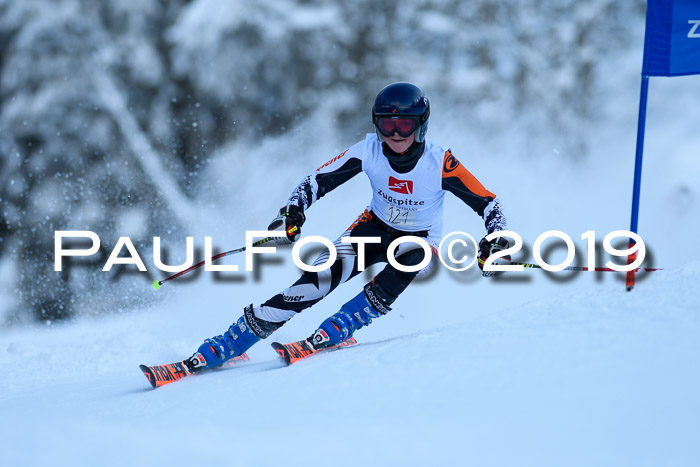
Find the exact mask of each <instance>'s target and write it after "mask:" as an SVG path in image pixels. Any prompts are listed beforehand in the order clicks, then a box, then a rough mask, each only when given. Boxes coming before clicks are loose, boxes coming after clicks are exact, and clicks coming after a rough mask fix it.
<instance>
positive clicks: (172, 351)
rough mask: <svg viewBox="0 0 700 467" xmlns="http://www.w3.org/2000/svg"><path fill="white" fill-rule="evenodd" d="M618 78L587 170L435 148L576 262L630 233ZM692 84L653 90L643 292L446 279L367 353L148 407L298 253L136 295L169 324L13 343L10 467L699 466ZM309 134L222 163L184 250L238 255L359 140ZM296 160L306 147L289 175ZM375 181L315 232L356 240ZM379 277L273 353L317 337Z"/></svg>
mask: <svg viewBox="0 0 700 467" xmlns="http://www.w3.org/2000/svg"><path fill="white" fill-rule="evenodd" d="M637 58H639V57H637ZM635 60H636V61H638V60H637V59H635ZM638 65H639V64H636V65H635V66H637V68H635V70H637V69H638ZM632 68H634V67H632ZM625 69H631V68H630V67H625ZM615 79H621V80H624V82H626V83H629V87H625V89H626V91H624V92H619V93H618V94H616V95H614V96H610V100H609V102H608V103H607V105H606V106H604V108H602V109H601V118H605V122H608V123H607V125H601V128H600V133H599V138H598V139H597V140H596V141H593V142H591V145H592V156H591V158H590V159H588V160H586V161H581V162H579V163H578V164H576V165H571V164H570V162H566V161H568V160H569V159H570V157H568V155H562V157H559V158H554V157H551V156H550V155H544V154H533V155H532V156H531V157H528V158H523V157H522V154H521V153H520V152H519V151H518V150H517V149H518V148H517V147H516V146H517V142H516V143H512V142H510V141H509V140H508V137H510V136H512V135H505V137H503V138H501V139H499V140H497V141H486V140H483V139H479V138H477V137H476V136H475V135H473V134H470V133H469V132H468V131H464V129H462V128H460V127H459V122H460V120H459V118H456V117H457V116H455V115H449V114H447V113H444V112H440V111H439V109H434V113H433V116H432V117H431V130H430V131H431V132H430V134H429V136H430V137H431V138H432V139H434V140H436V141H438V142H440V143H443V144H446V145H449V146H450V147H451V148H452V149H453V151H454V152H455V154H457V156H458V157H459V158H460V160H462V162H463V163H464V164H465V165H466V166H467V167H468V168H469V169H470V170H471V171H473V172H474V173H475V174H476V175H477V176H478V177H479V178H480V179H481V180H482V181H483V182H484V183H485V184H486V185H487V186H488V187H489V188H490V189H493V191H495V192H496V193H498V194H499V196H500V197H501V198H502V199H503V201H504V204H505V208H506V210H507V214H508V220H509V225H510V228H511V229H512V230H515V231H517V232H519V233H520V234H521V235H522V236H523V237H524V239H525V240H526V244H529V245H530V246H531V245H532V242H533V241H534V239H535V238H536V237H537V236H538V235H539V234H541V233H543V232H544V231H546V230H550V229H557V230H561V231H564V232H566V233H567V234H569V235H570V236H571V237H572V238H573V239H574V240H575V241H576V243H577V247H578V251H577V254H578V255H579V256H578V258H579V259H582V258H585V256H583V255H585V243H583V242H581V240H580V235H581V234H582V233H583V232H585V231H588V230H595V231H596V232H597V234H598V238H599V239H602V236H603V235H604V234H606V233H608V232H610V231H612V230H617V229H626V228H627V227H628V220H629V205H630V192H631V186H632V170H633V154H634V137H635V133H634V132H635V127H636V105H637V98H638V95H637V92H638V75H637V72H636V71H635V72H634V73H631V72H629V73H628V72H623V73H622V74H621V75H619V76H618V77H617V78H615ZM698 79H700V78H697V77H691V78H678V79H674V80H662V79H659V80H654V81H653V82H652V88H651V94H650V102H649V122H648V129H647V145H646V153H645V155H646V160H645V168H644V179H643V197H642V205H641V207H642V209H641V217H640V234H641V235H642V236H643V238H644V239H645V241H646V243H647V246H648V248H649V250H650V252H651V257H650V261H651V262H652V263H653V265H654V266H655V267H662V268H665V270H664V271H661V272H658V273H651V274H647V275H646V276H641V277H640V281H639V285H638V286H637V288H636V289H635V290H634V291H633V292H631V293H626V292H625V291H624V281H623V279H622V278H621V277H620V276H619V275H617V274H609V273H601V274H594V273H567V274H556V275H545V274H544V273H543V272H542V271H532V270H528V271H525V272H523V273H522V274H510V275H505V276H503V278H502V279H499V280H487V279H483V278H481V277H480V275H479V274H478V273H477V271H473V270H472V271H468V272H466V273H450V272H448V271H446V270H444V269H440V270H438V271H437V272H436V273H435V274H434V275H433V276H432V277H430V278H427V279H423V280H419V281H417V283H416V284H414V285H412V286H411V287H410V288H409V289H408V290H407V291H406V293H405V294H404V295H402V296H401V297H400V298H399V300H398V301H397V302H396V304H395V307H394V311H392V313H390V314H389V315H387V316H386V317H383V318H381V319H378V320H376V321H375V323H373V324H372V326H370V327H368V328H366V329H363V330H361V331H360V332H358V333H357V335H356V337H357V338H358V340H359V341H360V345H358V346H356V347H353V348H348V349H344V350H342V351H338V352H334V353H329V354H325V355H319V356H316V357H313V358H312V359H309V360H308V361H304V362H300V363H299V364H297V365H294V366H292V367H289V368H283V367H281V364H280V361H279V359H278V357H277V356H276V354H275V353H274V351H273V350H272V349H271V348H270V347H269V345H268V343H269V342H263V343H261V344H259V345H257V346H255V347H253V348H252V349H251V351H250V352H249V355H250V356H251V361H250V362H249V363H246V364H244V365H242V366H239V367H236V368H232V369H229V370H223V371H218V372H213V373H211V374H206V375H201V376H198V377H195V378H189V379H187V380H184V381H180V382H177V383H175V384H172V385H169V386H166V387H164V388H161V389H158V390H157V391H152V390H151V389H150V385H149V384H148V382H147V381H146V379H145V378H144V377H143V375H142V374H141V372H140V371H139V369H138V365H139V364H140V363H146V364H157V363H167V362H172V361H175V360H179V359H182V358H183V357H185V356H187V355H190V354H191V353H192V352H193V351H194V350H195V349H196V347H197V346H198V345H199V343H200V342H201V340H202V339H204V338H206V337H210V336H212V335H215V334H219V333H221V332H223V331H224V330H225V329H226V328H227V327H228V325H229V324H230V323H231V322H232V321H233V320H234V319H236V318H237V317H238V316H239V315H240V313H241V310H242V307H243V306H244V305H247V304H249V303H251V302H256V303H259V302H261V301H263V300H265V299H267V298H268V297H269V296H270V295H272V294H274V293H276V292H278V291H279V290H280V289H282V288H283V287H285V286H286V285H288V284H290V283H291V282H292V281H293V280H295V278H296V276H297V274H298V271H297V270H296V269H295V268H294V266H293V265H292V264H291V262H290V261H289V259H288V255H289V252H288V251H287V253H286V254H285V253H284V252H280V255H279V256H280V257H281V258H287V259H285V260H283V261H280V262H274V261H273V262H267V263H265V264H263V265H262V266H261V267H262V272H261V274H260V276H251V275H246V274H245V273H239V274H237V275H236V274H233V275H224V278H225V279H226V278H228V279H227V280H219V281H214V280H213V279H212V275H202V276H200V277H199V279H198V280H196V281H193V282H185V283H179V284H178V283H176V282H173V283H168V284H167V285H166V286H164V287H163V289H162V290H161V291H159V292H155V291H153V290H152V289H151V288H150V286H149V283H148V281H145V282H144V285H143V287H144V289H143V291H134V295H135V296H139V295H140V294H160V295H159V297H161V298H162V301H161V302H160V303H159V304H158V305H157V306H155V307H151V308H148V309H138V310H134V311H133V312H131V313H128V314H122V315H113V316H109V317H100V318H97V317H96V318H83V319H81V320H79V321H77V322H72V323H65V324H53V325H51V326H44V327H24V328H15V329H3V330H0V368H2V376H0V465H3V466H15V465H26V466H38V465H61V466H63V465H65V466H68V465H71V466H72V465H79V466H87V465H104V466H110V465H114V466H121V465H153V464H156V465H160V464H167V465H207V464H208V465H235V466H268V465H270V466H271V465H274V466H280V465H285V466H297V465H302V464H311V465H314V464H323V465H332V466H343V465H353V466H357V465H391V466H393V465H401V466H406V465H431V466H432V465H443V464H447V465H478V466H489V465H494V466H503V465H517V466H579V465H580V466H592V465H595V466H599V465H611V466H634V467H639V466H659V465H673V466H693V465H697V462H698V459H700V396H699V395H698V387H699V385H700V360H698V355H700V338H699V337H700V306H698V302H697V300H698V298H697V291H698V289H699V288H698V283H699V282H700V262H699V259H700V258H699V257H698V253H697V250H694V246H693V240H692V239H693V238H694V236H695V235H696V233H697V232H698V230H699V229H700V198H699V196H700V192H699V190H698V183H697V180H698V179H700V162H699V161H700V159H698V157H697V155H698V153H699V152H700V151H699V149H698V148H700V141H699V140H698V133H697V122H698V115H697V112H695V113H692V112H691V114H690V115H686V114H684V115H683V117H684V118H682V119H681V118H679V117H678V113H677V109H678V108H680V107H682V104H683V103H684V102H694V99H696V97H697V89H698V84H697V83H698V81H697V80H698ZM693 80H695V81H693ZM622 88H623V87H621V86H611V89H616V90H620V89H622ZM691 110H692V109H691ZM318 119H319V121H312V122H311V123H310V124H309V126H308V128H301V129H300V130H299V131H298V132H290V133H289V134H287V135H285V136H282V137H280V138H278V139H267V140H265V141H263V142H262V143H261V144H262V147H259V148H256V153H258V154H266V155H269V157H266V158H261V159H256V160H253V159H252V158H251V159H246V160H245V161H244V159H242V158H240V157H239V155H240V154H245V153H247V152H249V151H250V148H248V147H245V145H241V146H237V147H232V148H229V151H228V154H227V156H228V157H225V158H224V157H222V158H220V159H219V160H218V161H217V162H216V163H214V164H212V166H211V167H212V168H211V174H210V175H211V177H210V178H211V179H212V180H214V182H213V183H212V187H216V189H215V190H214V189H212V190H211V191H209V190H203V191H202V201H201V203H202V205H201V206H200V209H199V213H198V216H199V217H198V219H197V220H196V222H195V221H193V222H192V225H193V229H196V231H193V232H190V233H189V234H191V235H195V236H196V238H197V240H198V241H200V242H201V240H202V239H203V237H204V235H210V236H213V237H214V239H215V244H218V245H223V246H224V247H226V248H234V247H236V246H238V245H239V244H240V243H241V242H242V241H243V238H244V237H243V229H241V226H250V227H249V228H251V229H252V228H258V227H259V226H265V225H267V222H268V221H269V218H270V217H271V214H273V213H274V210H275V209H276V208H278V205H279V204H281V203H282V202H283V201H284V199H285V197H286V196H287V195H288V193H289V191H290V190H291V188H292V187H293V185H294V184H295V183H297V182H298V181H299V179H301V177H302V176H303V175H305V174H306V173H307V172H308V171H309V170H310V169H312V168H314V167H316V166H318V165H320V163H322V162H324V161H325V160H327V159H329V158H330V157H332V156H333V155H335V154H337V153H339V152H341V151H342V150H344V149H345V148H346V146H345V145H346V144H348V142H343V143H342V144H341V143H337V144H336V142H334V141H332V140H328V139H322V140H319V141H311V139H312V138H313V137H314V136H315V135H318V134H319V132H318V131H316V132H314V128H326V127H324V126H323V125H327V122H325V123H324V121H323V116H318ZM321 133H323V132H321ZM520 136H521V137H522V135H520ZM299 143H301V144H304V145H306V146H307V147H311V152H310V153H308V154H302V155H300V159H299V160H297V161H296V162H295V163H291V162H290V160H291V156H289V148H290V147H298V146H299ZM311 143H313V145H312V144H311ZM557 150H558V149H557V148H552V151H553V152H556V151H557ZM283 164H284V165H283ZM280 167H284V170H279V168H280ZM261 181H262V183H261ZM263 183H264V189H265V194H264V196H263V195H262V194H261V190H262V188H263ZM367 186H368V184H367V182H366V180H363V179H362V178H361V176H360V177H358V178H357V179H356V180H352V181H351V182H349V183H348V184H347V185H345V186H343V187H341V188H339V189H338V192H334V193H331V194H329V195H328V196H327V197H326V198H324V199H323V200H321V201H320V202H319V203H318V204H317V205H315V206H314V207H313V208H312V209H311V210H310V211H309V220H308V222H307V224H306V225H305V226H304V232H305V234H315V235H324V236H327V237H330V238H333V237H335V236H336V235H338V234H339V233H340V232H342V231H343V230H344V228H345V227H346V226H347V225H348V223H349V222H350V221H351V220H352V219H354V217H355V216H356V215H357V214H358V213H359V211H360V210H361V209H362V208H363V207H364V205H365V204H366V203H367V201H368V200H369V196H368V192H367ZM221 199H224V200H226V203H225V204H224V205H219V204H217V205H214V204H212V202H213V201H212V200H221ZM240 206H245V207H246V209H245V212H241V211H240ZM481 224H482V223H481V221H480V219H479V218H478V217H477V216H475V215H474V214H473V213H471V212H470V211H469V210H468V209H467V208H466V207H464V206H463V205H461V204H460V203H459V202H458V201H456V200H448V201H447V203H446V217H445V232H450V231H453V230H466V231H468V232H471V233H472V234H473V235H474V236H478V235H480V234H481V233H482V231H483V227H482V225H481ZM680 228H683V229H684V231H683V232H679V229H680ZM477 238H478V237H477ZM561 253H562V251H561V250H555V251H553V252H552V256H553V257H552V262H554V263H555V262H557V259H558V256H557V255H560V254H561ZM240 259H241V258H239V257H237V258H234V259H233V261H232V262H236V261H238V260H240ZM521 259H523V260H528V261H531V260H532V258H531V257H530V256H527V255H525V254H524V256H523V257H522V258H521ZM601 259H603V256H601ZM604 259H605V260H607V259H608V258H604ZM238 264H241V265H242V263H240V262H239V263H238ZM149 265H150V263H149ZM375 272H376V270H375ZM96 273H97V274H99V272H96ZM371 274H372V270H370V271H369V272H368V273H367V274H364V275H361V276H359V277H358V278H356V279H354V280H353V281H351V282H350V283H349V284H347V285H345V286H343V287H340V288H339V289H338V290H337V291H335V292H334V293H333V294H332V295H330V296H329V297H327V298H326V299H325V300H324V301H323V302H322V303H320V304H319V305H317V306H315V307H313V308H312V309H310V310H307V311H305V312H304V313H302V314H301V315H300V316H298V317H296V318H294V319H293V320H292V321H291V322H290V323H289V324H287V325H285V326H284V327H283V328H282V329H280V330H279V331H278V332H277V333H276V334H275V335H273V337H272V338H271V339H270V340H272V339H276V340H280V341H291V340H297V339H300V338H302V337H305V336H307V335H308V334H309V333H310V332H311V331H313V330H314V329H315V327H316V326H317V325H318V324H319V323H320V322H321V321H322V320H323V319H324V318H326V317H327V316H328V315H330V314H332V313H333V312H335V311H336V310H337V309H338V307H339V306H340V305H341V304H342V303H343V302H345V301H346V300H348V299H349V298H351V297H352V296H354V295H355V294H356V293H357V291H358V290H359V288H360V286H361V285H362V284H364V282H365V281H366V280H367V279H368V277H371ZM106 287H108V284H106Z"/></svg>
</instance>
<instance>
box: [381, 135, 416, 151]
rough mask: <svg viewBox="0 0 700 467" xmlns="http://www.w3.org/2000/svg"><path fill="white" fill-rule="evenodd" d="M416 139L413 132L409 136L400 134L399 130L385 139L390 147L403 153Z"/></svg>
mask: <svg viewBox="0 0 700 467" xmlns="http://www.w3.org/2000/svg"><path fill="white" fill-rule="evenodd" d="M414 140H415V134H414V133H411V134H410V135H409V136H407V137H405V138H404V137H403V136H401V135H399V133H398V132H394V134H393V135H391V136H385V137H384V141H385V142H386V145H387V146H389V148H390V149H391V150H392V151H394V152H398V153H399V154H401V153H402V152H404V151H406V149H408V148H409V147H410V146H411V145H412V144H413V141H414Z"/></svg>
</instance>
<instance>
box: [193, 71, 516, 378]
mask: <svg viewBox="0 0 700 467" xmlns="http://www.w3.org/2000/svg"><path fill="white" fill-rule="evenodd" d="M429 115H430V104H429V102H428V98H427V97H426V96H425V94H424V93H423V91H422V90H421V89H420V88H418V87H417V86H415V85H413V84H410V83H405V82H399V83H393V84H390V85H388V86H386V87H385V88H384V89H382V90H381V91H380V92H379V94H378V95H377V98H376V99H375V102H374V106H373V108H372V121H373V124H374V128H375V133H374V134H368V135H367V137H366V138H365V139H364V141H361V142H359V143H357V144H355V145H354V146H352V147H351V148H349V149H348V150H346V151H345V152H343V153H342V154H340V155H339V156H337V157H335V158H333V159H332V160H331V161H329V162H328V163H326V164H324V165H323V166H321V167H320V168H318V169H317V170H315V171H314V172H312V173H311V174H310V175H309V176H307V177H306V178H304V179H303V180H302V182H301V183H300V184H299V186H297V187H296V189H295V190H294V191H293V192H292V195H291V196H290V198H289V200H288V201H287V204H286V205H285V206H284V207H283V208H282V209H280V211H279V214H278V216H277V217H276V218H275V219H274V220H273V221H272V223H271V224H270V226H269V227H268V230H281V229H284V231H285V232H286V234H285V236H284V237H278V238H276V239H275V240H274V241H275V242H276V243H278V244H289V243H292V242H294V241H296V240H297V239H298V238H299V235H300V232H301V226H302V225H303V224H304V221H305V220H306V216H305V212H306V210H307V209H308V208H309V207H310V206H311V205H312V204H313V203H314V202H315V201H317V200H318V199H320V198H321V197H323V196H324V195H326V194H327V193H329V192H330V191H332V190H334V189H335V188H337V187H338V186H340V185H342V184H343V183H345V182H346V181H348V180H350V179H351V178H352V177H354V176H355V175H357V174H358V173H360V172H365V174H367V176H368V177H369V180H370V182H371V185H372V190H373V194H372V202H371V206H370V207H369V209H368V210H365V212H363V213H362V214H361V215H360V217H359V218H358V219H357V220H356V221H355V222H354V223H353V224H352V225H351V226H350V227H349V228H348V229H347V230H346V231H345V232H344V233H343V234H342V235H341V236H340V237H339V238H338V239H337V240H336V241H335V242H334V245H335V248H336V250H337V253H338V256H337V260H336V261H335V263H334V264H333V265H332V266H331V267H330V268H329V269H326V270H325V271H321V272H304V273H303V274H302V276H301V278H300V279H299V280H297V281H296V282H295V283H294V284H293V285H291V286H290V287H288V288H287V289H285V290H284V291H282V292H281V293H279V294H277V295H275V296H274V297H272V298H270V299H269V300H267V301H266V302H265V303H263V304H262V305H260V306H255V307H254V306H253V305H252V304H251V305H250V306H247V307H245V308H244V310H243V315H242V316H241V317H240V318H239V319H238V321H236V322H235V323H233V324H232V325H231V327H230V328H229V329H228V330H227V331H226V332H224V333H223V334H222V335H219V336H216V337H212V338H211V339H207V340H205V341H204V343H203V344H202V345H201V346H200V347H199V349H198V351H197V352H196V353H195V354H194V355H193V356H192V357H191V358H190V359H188V360H186V361H185V364H186V365H187V367H188V368H189V370H190V371H197V370H199V369H202V368H212V367H217V366H220V365H223V364H224V363H225V362H226V361H227V360H229V359H231V358H234V357H237V356H240V355H242V354H243V353H245V352H246V351H247V350H248V349H249V348H250V347H251V346H252V345H253V344H255V343H256V342H258V341H259V340H261V339H265V338H266V337H268V336H269V335H270V334H272V333H273V332H274V331H275V330H277V329H279V328H280V326H282V325H283V324H284V323H285V322H287V321H288V320H289V319H291V318H292V317H293V316H294V315H295V314H296V313H299V312H301V311H302V310H304V309H306V308H308V307H310V306H312V305H314V304H316V303H317V302H319V301H320V300H321V299H323V297H325V296H326V295H328V294H329V293H330V292H331V291H333V290H334V289H335V288H336V287H337V286H338V285H340V284H341V283H343V282H346V281H347V280H348V279H351V278H352V277H354V276H355V275H357V274H358V273H359V270H358V248H359V247H358V245H357V243H353V244H350V243H343V242H342V241H341V239H342V238H343V237H379V238H380V239H381V242H380V243H367V244H366V245H364V248H365V264H366V265H367V266H369V265H372V264H375V263H378V262H387V256H386V255H387V246H388V245H389V244H390V243H391V242H392V241H394V240H395V239H397V238H400V237H403V236H407V235H412V236H418V237H425V238H426V239H427V240H428V242H429V243H431V244H433V245H435V244H437V243H438V242H439V239H440V236H441V230H442V210H443V200H444V197H445V192H446V191H449V192H451V193H452V194H454V195H455V196H457V197H458V198H459V199H461V200H462V201H464V202H465V203H466V204H467V205H468V206H469V207H471V208H472V209H473V210H474V211H476V212H477V213H478V214H479V215H480V216H481V217H482V218H483V219H484V223H485V226H486V231H487V234H490V233H492V232H495V231H501V230H505V229H506V220H505V217H504V215H503V211H502V210H501V205H500V203H499V200H498V199H497V198H496V195H494V194H493V193H491V192H490V191H488V190H486V189H485V188H484V187H483V186H482V185H481V183H479V181H478V180H477V179H476V178H475V177H474V176H473V175H472V174H471V173H469V172H468V171H467V169H465V168H464V166H462V165H461V164H460V163H459V161H458V160H457V159H456V158H455V156H454V155H452V153H451V152H450V150H449V149H445V148H444V147H441V146H438V145H436V144H434V143H433V142H431V141H430V140H427V139H425V135H426V132H427V130H428V117H429ZM508 245H509V242H508V240H507V239H506V238H504V237H499V238H497V239H495V240H493V241H491V242H488V241H486V240H485V239H482V241H481V242H480V244H479V256H480V261H479V266H480V267H482V264H483V260H484V259H486V258H487V257H488V256H490V255H491V254H492V253H495V252H496V251H500V250H503V249H504V248H506V247H507V246H508ZM394 256H395V258H396V260H397V261H398V262H399V263H400V264H402V265H404V266H415V265H418V264H420V263H421V261H422V260H423V258H424V250H423V249H422V248H421V247H419V246H418V245H417V244H415V243H411V242H407V243H402V244H401V245H400V246H399V247H398V248H397V249H396V252H395V255H394ZM504 258H505V259H508V257H507V256H506V257H504ZM327 259H328V252H325V253H322V254H321V255H320V256H319V257H318V258H317V259H316V260H315V262H314V265H316V264H323V263H325V262H326V260H327ZM482 269H483V267H482ZM417 274H418V273H417V272H403V271H400V270H398V269H396V268H394V267H393V266H391V265H390V264H387V265H386V267H385V268H384V269H383V270H382V271H381V272H380V273H379V274H377V275H376V276H375V277H374V278H373V279H372V280H371V281H370V282H369V283H368V284H366V285H365V286H364V288H363V290H362V291H361V292H360V293H359V294H357V296H355V298H353V299H352V300H350V301H348V302H347V303H346V304H344V305H343V306H342V307H341V308H340V310H339V311H338V312H336V313H335V314H334V315H332V316H330V317H329V318H328V319H326V320H325V321H323V322H322V323H321V325H320V326H319V327H318V329H317V330H316V331H315V332H314V333H313V334H312V335H311V336H310V337H309V338H308V339H306V341H304V342H303V346H304V347H306V348H307V349H308V351H309V352H313V351H317V350H321V349H324V348H327V347H332V346H336V345H339V344H341V343H343V342H345V341H347V340H348V339H350V338H351V337H352V335H353V334H354V333H355V331H357V330H358V329H361V328H362V327H364V326H367V325H368V324H370V323H371V322H372V320H373V319H375V318H378V317H380V316H382V315H385V314H386V313H388V312H389V311H390V310H391V305H392V303H393V302H394V301H395V300H396V298H397V297H398V296H399V295H400V294H401V293H402V292H403V291H404V290H405V289H406V287H408V285H409V284H410V283H411V281H412V280H413V278H414V277H415V276H416V275H417ZM484 275H490V273H487V272H485V271H484Z"/></svg>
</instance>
